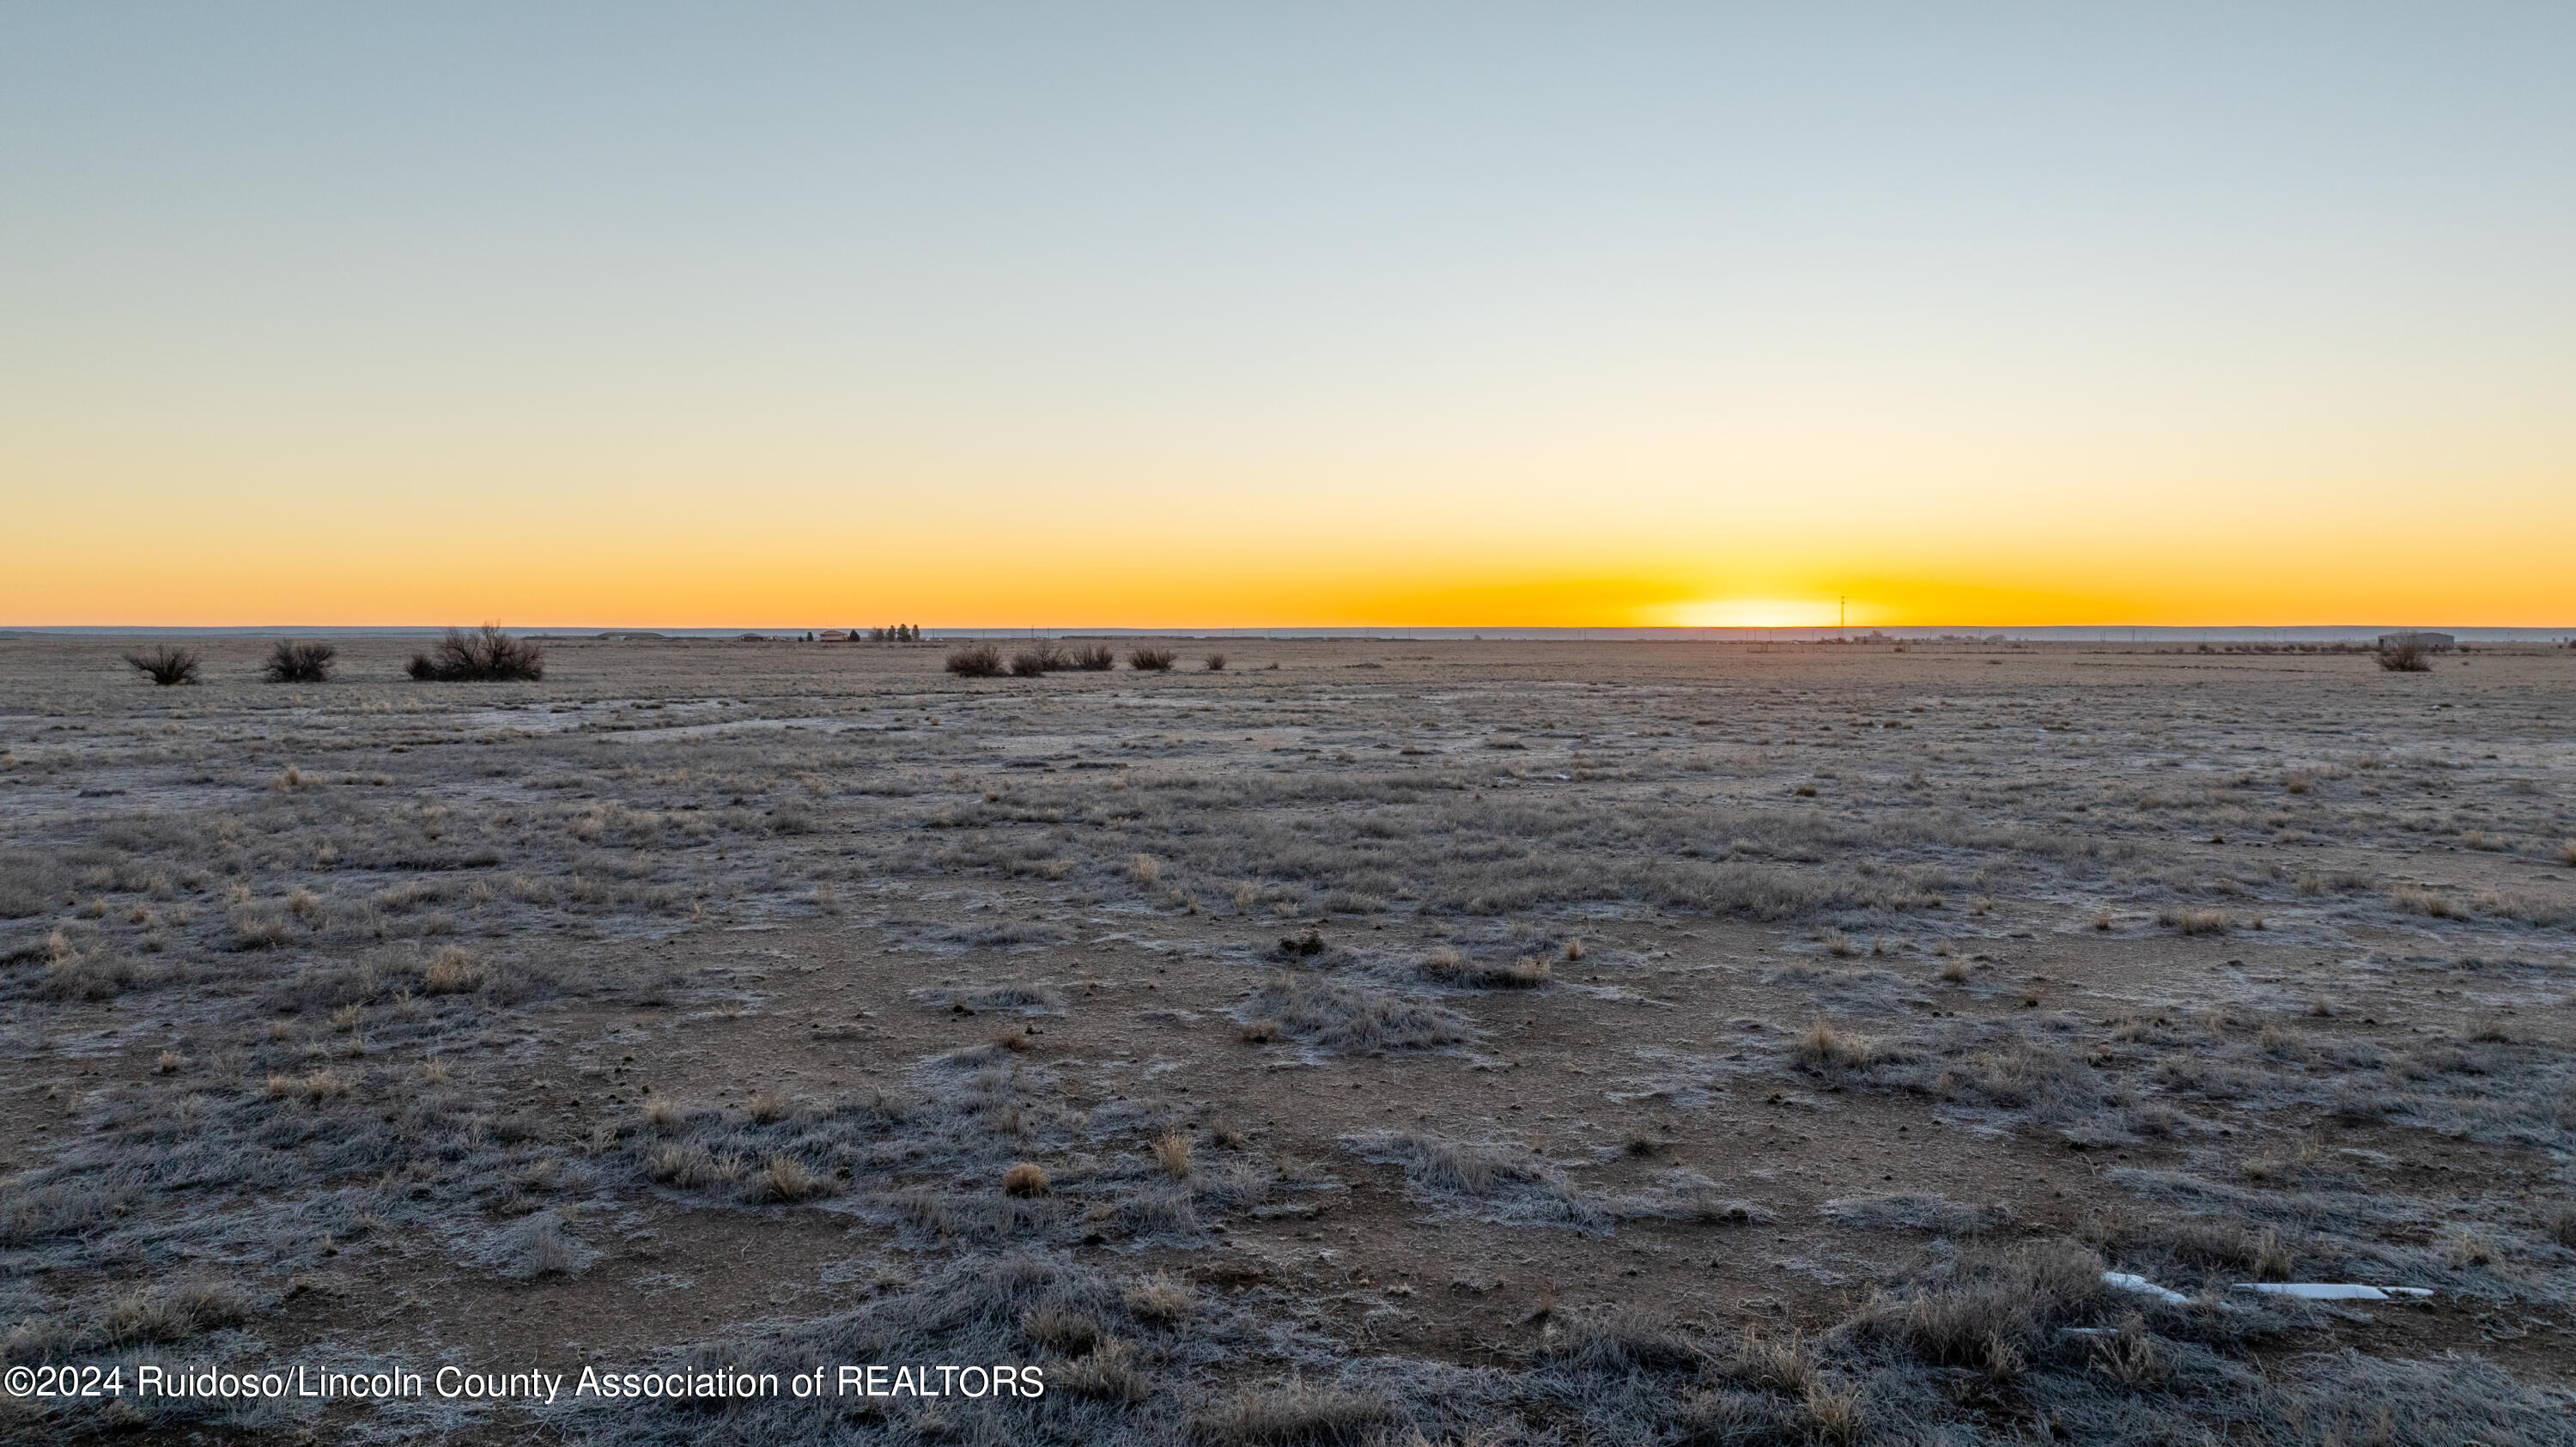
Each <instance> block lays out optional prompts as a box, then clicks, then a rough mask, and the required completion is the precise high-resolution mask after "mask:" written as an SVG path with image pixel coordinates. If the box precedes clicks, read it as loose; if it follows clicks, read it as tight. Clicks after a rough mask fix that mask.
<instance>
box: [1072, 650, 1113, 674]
mask: <svg viewBox="0 0 2576 1447" xmlns="http://www.w3.org/2000/svg"><path fill="white" fill-rule="evenodd" d="M1065 666H1066V667H1068V668H1071V669H1073V670H1074V671H1075V672H1077V673H1107V672H1108V671H1109V670H1111V669H1113V668H1116V667H1117V666H1118V655H1117V654H1116V653H1115V652H1114V651H1112V650H1111V649H1110V647H1109V645H1108V644H1106V643H1094V644H1092V645H1090V646H1089V647H1087V648H1077V649H1075V650H1073V651H1072V652H1071V653H1069V654H1066V655H1065Z"/></svg>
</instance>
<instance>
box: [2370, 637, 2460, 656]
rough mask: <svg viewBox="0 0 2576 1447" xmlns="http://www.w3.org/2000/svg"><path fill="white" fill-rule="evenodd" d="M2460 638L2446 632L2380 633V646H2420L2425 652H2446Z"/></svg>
mask: <svg viewBox="0 0 2576 1447" xmlns="http://www.w3.org/2000/svg"><path fill="white" fill-rule="evenodd" d="M2459 641H2460V640H2458V639H2456V638H2454V637H2452V636H2451V635H2450V634H2448V633H2382V634H2380V635H2379V646H2380V647H2382V648H2409V647H2412V648H2421V649H2423V650H2424V651H2425V652H2427V653H2448V652H2450V651H2451V649H2452V648H2453V647H2454V646H2456V645H2457V644H2458V643H2459Z"/></svg>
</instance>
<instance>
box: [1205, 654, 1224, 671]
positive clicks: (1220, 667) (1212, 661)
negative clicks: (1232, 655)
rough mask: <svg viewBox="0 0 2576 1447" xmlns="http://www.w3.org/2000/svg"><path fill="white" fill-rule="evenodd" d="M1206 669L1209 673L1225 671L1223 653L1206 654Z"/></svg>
mask: <svg viewBox="0 0 2576 1447" xmlns="http://www.w3.org/2000/svg"><path fill="white" fill-rule="evenodd" d="M1207 671H1208V672H1210V673H1223V672H1225V655H1224V654H1222V653H1211V654H1209V655H1208V656H1207Z"/></svg>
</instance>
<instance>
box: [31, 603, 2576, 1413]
mask: <svg viewBox="0 0 2576 1447" xmlns="http://www.w3.org/2000/svg"><path fill="white" fill-rule="evenodd" d="M1118 646H1119V649H1120V651H1121V652H1122V653H1123V652H1124V651H1125V649H1126V648H1127V647H1128V646H1129V645H1128V643H1127V642H1126V641H1124V640H1122V641H1121V642H1120V644H1119V645H1118ZM1172 646H1174V647H1176V648H1178V649H1180V650H1181V651H1182V653H1183V658H1182V662H1181V664H1180V666H1179V668H1178V669H1176V670H1175V671H1173V672H1170V673H1151V672H1138V671H1135V670H1132V669H1130V668H1128V667H1126V666H1125V665H1123V664H1122V665H1121V666H1120V667H1118V668H1117V669H1115V670H1114V671H1110V672H1090V673H1085V672H1060V673H1051V674H1048V675H1046V676H1044V677H1040V678H1033V679H1015V678H1003V679H994V680H965V679H959V678H955V677H952V676H950V675H948V674H947V673H945V672H943V670H942V667H941V662H942V658H943V656H944V654H945V652H946V649H945V648H944V647H943V646H941V645H939V644H937V643H931V644H924V645H918V646H891V645H869V644H853V645H827V644H789V643H734V642H728V643H714V642H706V643H674V642H665V643H656V642H647V641H620V642H606V641H594V640H558V641H553V642H550V643H548V644H547V645H546V650H547V652H546V663H547V673H546V678H545V681H544V682H542V683H528V684H416V683H412V682H409V681H407V680H404V679H402V678H401V677H400V664H401V660H402V657H403V655H404V653H405V652H407V651H408V650H407V646H406V645H405V644H403V643H401V642H399V641H397V640H391V639H379V640H359V641H357V642H354V643H349V644H344V646H343V649H342V657H341V660H340V670H341V676H340V678H339V679H338V680H337V681H334V682H332V683H329V684H325V685H318V686H293V685H271V684H266V683H263V682H260V681H258V677H257V661H258V656H259V654H260V652H261V651H262V650H263V649H264V647H265V645H264V644H263V643H260V642H257V641H252V640H243V641H238V642H225V643H219V644H216V645H213V646H212V648H211V649H210V651H209V662H208V665H207V673H206V681H205V682H204V683H203V684H202V685H201V686H196V687H181V688H166V689H164V688H154V687H152V686H150V685H149V684H147V683H145V682H143V681H142V680H141V679H140V678H138V677H137V676H136V675H135V674H134V673H133V672H132V671H131V670H129V669H127V668H125V667H124V666H123V665H122V664H121V663H119V662H118V660H117V653H118V652H119V651H120V648H119V645H117V644H113V643H108V642H101V641H70V640H60V639H18V640H0V960H5V962H6V963H5V965H0V1042H5V1043H0V1099H5V1100H7V1101H9V1102H11V1103H12V1105H13V1106H14V1107H15V1108H14V1109H12V1110H10V1111H8V1112H6V1113H5V1114H0V1171H5V1172H6V1173H7V1174H6V1177H5V1179H0V1312H5V1316H6V1319H7V1320H8V1321H9V1322H10V1323H11V1328H10V1332H11V1334H10V1338H9V1360H10V1363H11V1364H12V1365H29V1366H41V1365H45V1364H56V1365H61V1364H81V1363H88V1364H96V1365H101V1366H107V1367H115V1366H120V1365H121V1366H125V1367H127V1368H129V1369H130V1368H131V1367H132V1366H133V1365H135V1364H138V1363H146V1362H161V1363H171V1364H177V1363H183V1362H195V1363H224V1364H231V1365H233V1366H234V1367H235V1368H236V1369H239V1368H241V1367H249V1366H262V1367H266V1366H270V1365H273V1364H276V1363H291V1362H303V1363H307V1364H311V1365H312V1366H313V1367H314V1368H316V1369H319V1368H320V1367H322V1366H324V1365H328V1366H331V1367H333V1368H335V1369H344V1370H345V1369H350V1368H355V1367H359V1366H363V1365H367V1364H393V1365H398V1366H402V1367H404V1368H405V1369H408V1370H415V1371H422V1370H434V1369H435V1368H436V1367H437V1366H439V1365H442V1364H456V1365H462V1366H466V1367H470V1368H472V1369H475V1370H484V1371H523V1370H527V1369H529V1368H530V1367H538V1368H542V1369H544V1370H548V1371H553V1372H558V1373H567V1374H569V1373H577V1372H578V1371H579V1370H580V1369H581V1367H582V1366H584V1365H585V1364H587V1365H593V1366H596V1367H599V1368H601V1369H603V1370H605V1369H610V1368H614V1369H617V1370H620V1371H626V1370H641V1369H643V1368H646V1367H650V1366H655V1365H657V1364H658V1365H669V1364H673V1363H680V1362H690V1361H694V1362H698V1363H701V1364H705V1363H717V1362H721V1363H724V1364H727V1365H729V1366H731V1367H734V1368H736V1369H741V1370H752V1371H762V1370H768V1371H781V1372H786V1371H793V1370H797V1369H802V1368H804V1367H809V1366H814V1365H832V1364H838V1363H843V1362H860V1363H865V1362H872V1361H873V1362H888V1363H893V1362H898V1361H909V1362H933V1363H937V1362H950V1363H976V1362H980V1363H986V1364H991V1363H1011V1364H1029V1365H1037V1366H1041V1367H1043V1368H1045V1369H1046V1371H1047V1381H1048V1384H1049V1390H1048V1393H1047V1395H1046V1396H1045V1397H1044V1398H1042V1399H1038V1400H1034V1401H1032V1400H1003V1401H994V1400H978V1401H965V1400H960V1399H958V1398H956V1397H953V1396H952V1397H948V1398H944V1399H922V1398H882V1399H871V1398H857V1399H848V1398H844V1399H834V1400H825V1401H822V1402H799V1401H794V1400H790V1399H785V1398H780V1399H774V1400H759V1401H738V1402H724V1403H715V1404H694V1405H688V1406H673V1405H670V1404H665V1403H658V1402H656V1403H649V1404H641V1405H634V1404H618V1403H603V1402H599V1401H597V1400H589V1401H564V1402H560V1403H558V1404H557V1405H555V1406H552V1407H542V1406H529V1405H527V1404H524V1403H506V1404H478V1403H472V1402H461V1401H451V1400H442V1399H440V1398H438V1397H437V1396H436V1395H435V1394H434V1393H431V1394H427V1395H425V1396H424V1397H422V1398H420V1399H416V1400H405V1401H396V1402H390V1403H362V1402H353V1401H325V1402H310V1401H288V1402H283V1403H262V1404H253V1405H241V1404H234V1405H223V1404H217V1403H207V1402H194V1401H179V1402H170V1401H163V1402H139V1401H138V1400H137V1399H136V1398H134V1397H133V1396H131V1395H130V1394H129V1395H128V1396H125V1397H122V1398H113V1399H105V1400H101V1399H91V1400H87V1401H72V1402H63V1401H47V1400H40V1399H36V1398H28V1397H16V1398H8V1399H0V1413H7V1414H13V1415H9V1416H6V1417H0V1428H5V1429H6V1430H8V1431H9V1432H11V1433H13V1434H15V1435H17V1436H19V1437H21V1438H22V1439H28V1440H48V1439H52V1438H66V1439H72V1438H81V1437H85V1436H87V1435H90V1434H92V1433H106V1432H128V1433H133V1432H140V1433H142V1434H144V1435H145V1436H147V1437H151V1438H167V1439H169V1440H203V1441H231V1440H243V1441H270V1440H289V1439H292V1440H337V1439H344V1438H345V1439H348V1440H381V1439H414V1440H441V1439H448V1438H460V1437H461V1438H472V1439H476V1440H492V1441H505V1440H524V1439H525V1438H526V1437H527V1436H528V1435H529V1434H531V1433H534V1434H538V1435H541V1436H545V1437H548V1438H556V1437H560V1438H563V1439H567V1440H575V1441H671V1442H679V1441H683V1440H686V1441H690V1442H746V1443H749V1442H781V1443H784V1442H803V1441H817V1440H831V1439H835V1438H838V1439H845V1440H852V1441H891V1442H911V1441H993V1442H1020V1441H1063V1442H1088V1441H1113V1440H1115V1441H1163V1440H1173V1441H1190V1440H1195V1441H1217V1442H1241V1443H1260V1442H1282V1443H1285V1442H1303V1441H1315V1442H1331V1441H1349V1442H1363V1441H1373V1440H1389V1441H1413V1440H1416V1435H1417V1434H1418V1436H1419V1438H1420V1439H1421V1440H1426V1441H1430V1442H1440V1441H1448V1440H1458V1441H1475V1442H1507V1441H1555V1442H1568V1443H1572V1442H1628V1441H1634V1442H1685V1441H1691V1442H1723V1441H1924V1442H1935V1441H1947V1442H1959V1443H1966V1442H1980V1441H2007V1440H2014V1441H2018V1440H2029V1439H2032V1438H2035V1437H2038V1436H2043V1435H2055V1436H2058V1437H2061V1438H2067V1439H2072V1440H2080V1441H2134V1442H2164V1441H2194V1440H2210V1441H2220V1440H2224V1441H2263V1442H2285V1443H2286V1442H2301V1443H2323V1442H2328V1441H2340V1442H2352V1443H2360V1442H2366V1441H2385V1442H2426V1443H2430V1442H2449V1443H2456V1442H2460V1441H2463V1440H2470V1439H2474V1440H2478V1441H2484V1442H2488V1443H2493V1444H2503V1443H2508V1442H2530V1443H2541V1442H2563V1441H2567V1440H2576V1415H2571V1412H2576V1405H2571V1404H2572V1403H2576V1398H2571V1396H2570V1395H2569V1393H2568V1390H2567V1388H2568V1384H2569V1376H2570V1367H2571V1364H2576V1310H2571V1306H2572V1305H2576V1195H2571V1189H2570V1187H2571V1170H2576V1166H2571V1161H2576V1156H2571V1150H2576V1077H2571V1060H2570V1055H2569V1053H2568V1047H2569V1044H2570V1040H2571V1023H2576V1011H2572V1010H2571V1004H2576V988H2572V987H2576V934H2571V925H2576V843H2571V840H2576V813H2572V812H2571V799H2576V737H2571V734H2570V730H2569V726H2568V720H2569V719H2570V718H2576V655H2571V654H2569V653H2567V652H2564V651H2544V650H2537V649H2534V650H2530V651H2522V652H2516V651H2510V650H2498V651H2481V652H2477V653H2473V654H2469V655H2466V656H2445V657H2443V658H2441V659H2440V660H2439V661H2438V663H2437V666H2436V667H2435V669H2434V670H2433V671H2432V672H2430V673H2425V674H2398V673H2385V672H2382V671H2381V670H2379V669H2378V668H2377V667H2376V666H2375V665H2374V663H2373V661H2372V659H2371V658H2370V657H2369V656H2368V655H2362V654H2349V653H2342V654H2338V653H2245V652H2215V653H2212V652H2191V653H2155V652H2148V651H2142V650H2121V649H2117V648H2109V647H2105V648H2089V647H2088V648H2078V647H2058V648H2051V647H2035V646H2034V647H1998V646H1984V645H1925V644H1918V645H1913V646H1911V647H1909V648H1896V649H1891V648H1889V647H1886V646H1833V645H1779V646H1770V647H1763V646H1752V645H1683V644H1571V643H1550V644H1520V643H1400V644H1399V643H1385V642H1375V641H1371V642H1337V643H1325V642H1295V643H1289V642H1278V643H1269V642H1246V641H1242V640H1228V641H1227V642H1225V643H1224V644H1222V645H1219V646H1221V647H1222V648H1223V650H1224V652H1225V654H1226V661H1225V667H1224V669H1223V671H1221V672H1212V671H1209V670H1208V669H1206V667H1205V666H1204V664H1203V662H1202V659H1203V657H1204V655H1205V654H1206V652H1207V651H1208V647H1209V646H1208V645H1204V644H1191V643H1186V642H1182V643H1175V644H1174V645H1172ZM1023 1163H1026V1164H1030V1165H1034V1166H1036V1167H1038V1168H1040V1170H1041V1171H1042V1172H1043V1174H1044V1177H1045V1179H1046V1185H1045V1187H1044V1189H1043V1190H1042V1191H1036V1192H1033V1193H1031V1194H1019V1195H1015V1194H1011V1193H1009V1192H1007V1191H1006V1190H1005V1189H1004V1186H1003V1182H1004V1176H1005V1172H1006V1171H1008V1170H1009V1169H1010V1168H1011V1167H1013V1166H1015V1165H1020V1164H1023ZM2105 1270H2117V1271H2124V1272H2130V1273H2135V1274H2137V1275H2141V1276H2144V1277H2147V1278H2149V1279H2151V1280H2153V1281H2155V1282H2158V1283H2160V1284H2162V1285H2164V1286H2166V1287H2169V1288H2171V1289H2172V1290H2173V1291H2175V1292H2178V1293H2180V1294H2181V1295H2182V1296H2183V1297H2184V1298H2186V1299H2185V1300H2184V1301H2182V1302H2180V1303H2167V1302H2165V1301H2162V1300H2161V1299H2158V1298H2153V1297H2149V1296H2146V1295H2142V1294H2138V1293H2135V1292H2130V1291H2126V1290H2122V1289H2120V1288H2118V1287H2115V1286H2107V1285H2105V1284H2104V1283H2103V1282H2102V1280H2101V1273H2102V1272H2104V1271H2105ZM2254 1280H2272V1281H2280V1280H2331V1281H2355V1282H2369V1283H2378V1284H2383V1285H2393V1284H2404V1285H2413V1286H2422V1287H2428V1288H2431V1289H2432V1291H2433V1293H2434V1294H2433V1296H2432V1297H2431V1298H2430V1300H2429V1302H2426V1303H2422V1304H2414V1303H2400V1304H2390V1303H2358V1302H2338V1303H2303V1302H2293V1301H2285V1300H2281V1299H2277V1298H2272V1297H2267V1296H2263V1295H2259V1294H2256V1293H2253V1292H2249V1291H2245V1290H2241V1289H2238V1287H2237V1285H2236V1283H2239V1282H2245V1281H2254Z"/></svg>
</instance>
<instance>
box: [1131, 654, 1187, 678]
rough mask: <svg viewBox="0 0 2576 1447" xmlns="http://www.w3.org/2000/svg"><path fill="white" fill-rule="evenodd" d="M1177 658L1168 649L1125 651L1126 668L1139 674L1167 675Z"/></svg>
mask: <svg viewBox="0 0 2576 1447" xmlns="http://www.w3.org/2000/svg"><path fill="white" fill-rule="evenodd" d="M1179 657H1180V655H1179V654H1177V653H1174V652H1173V651H1172V650H1170V649H1168V648H1131V649H1129V650H1127V666H1128V667H1129V668H1133V669H1135V670H1137V671H1138V672H1140V673H1168V672H1170V671H1171V667H1172V664H1173V662H1174V660H1176V659H1178V658H1179Z"/></svg>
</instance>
